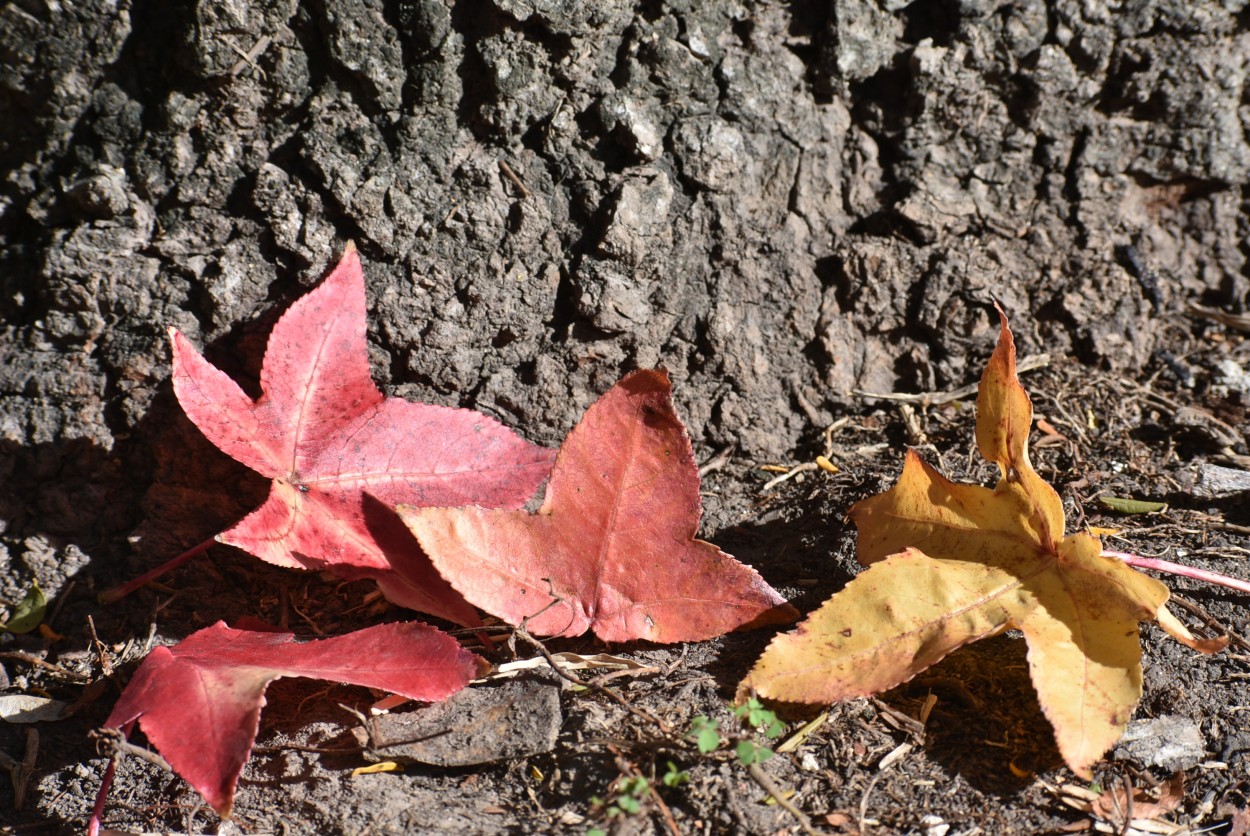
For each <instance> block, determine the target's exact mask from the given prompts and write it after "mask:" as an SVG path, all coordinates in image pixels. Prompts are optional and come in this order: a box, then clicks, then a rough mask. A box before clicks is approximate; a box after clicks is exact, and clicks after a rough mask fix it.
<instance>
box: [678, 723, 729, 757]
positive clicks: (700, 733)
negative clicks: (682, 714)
mask: <svg viewBox="0 0 1250 836" xmlns="http://www.w3.org/2000/svg"><path fill="white" fill-rule="evenodd" d="M719 727H720V723H718V722H716V721H715V720H713V719H712V718H711V717H708V716H707V715H705V714H700V715H699V716H698V717H695V718H694V719H693V720H691V721H690V732H689V733H688V734H687V735H686V737H693V738H694V739H695V744H696V745H697V746H698V747H699V751H700V752H702V753H703V754H705V755H706V754H707V753H708V752H714V751H716V750H717V749H719V748H720V745H721V743H723V742H724V740H723V739H722V738H721V736H720V732H719V731H718V729H719Z"/></svg>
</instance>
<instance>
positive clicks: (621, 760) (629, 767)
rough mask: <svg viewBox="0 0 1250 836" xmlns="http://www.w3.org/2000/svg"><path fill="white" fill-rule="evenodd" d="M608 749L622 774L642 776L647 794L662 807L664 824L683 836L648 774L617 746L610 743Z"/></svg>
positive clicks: (633, 776) (661, 813)
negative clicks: (641, 770) (647, 777)
mask: <svg viewBox="0 0 1250 836" xmlns="http://www.w3.org/2000/svg"><path fill="white" fill-rule="evenodd" d="M608 751H610V752H611V753H612V755H613V758H614V759H615V760H616V768H617V769H618V770H620V772H621V774H623V775H628V776H630V777H631V778H641V779H642V780H643V783H644V784H645V785H646V787H647V794H648V795H650V796H651V800H652V801H654V802H655V806H656V807H658V808H660V816H661V818H663V819H664V826H665V827H667V828H668V832H669V833H670V834H672V836H681V829H680V828H678V827H677V821H676V819H674V818H673V811H672V810H670V809H669V808H668V805H667V804H665V803H664V799H663V798H661V797H660V794H659V793H658V792H656V789H655V786H654V784H653V783H652V782H651V781H648V780H647V779H646V776H644V775H643V774H642V773H641V772H640V771H639V770H638V767H636V766H634V764H633V763H631V762H630V761H629V759H627V758H626V757H625V755H624V754H622V752H621V750H620V749H618V748H616V746H614V745H613V744H611V743H609V744H608Z"/></svg>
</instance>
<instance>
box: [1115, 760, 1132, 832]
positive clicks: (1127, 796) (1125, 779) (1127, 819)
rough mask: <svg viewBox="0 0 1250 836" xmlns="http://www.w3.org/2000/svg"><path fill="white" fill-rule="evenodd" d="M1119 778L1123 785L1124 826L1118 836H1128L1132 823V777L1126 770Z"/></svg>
mask: <svg viewBox="0 0 1250 836" xmlns="http://www.w3.org/2000/svg"><path fill="white" fill-rule="evenodd" d="M1120 779H1121V782H1122V783H1123V785H1124V826H1123V827H1122V828H1121V829H1120V836H1128V834H1129V830H1131V829H1132V824H1133V779H1132V778H1130V777H1129V774H1128V773H1127V772H1125V773H1124V774H1123V775H1121V776H1120ZM1114 797H1115V796H1112V798H1114Z"/></svg>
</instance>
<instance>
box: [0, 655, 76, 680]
mask: <svg viewBox="0 0 1250 836" xmlns="http://www.w3.org/2000/svg"><path fill="white" fill-rule="evenodd" d="M0 659H12V660H13V661H15V662H25V663H26V664H28V665H35V666H37V667H40V668H45V669H47V670H50V671H52V672H53V673H55V674H57V675H58V676H63V677H65V678H66V679H72V680H73V681H75V682H90V681H91V677H90V676H88V675H87V674H82V673H75V672H74V671H69V670H66V669H65V668H63V667H61V666H60V665H54V664H52V663H51V662H45V661H44V660H43V659H40V658H39V657H38V656H35V655H33V654H30V653H27V652H25V651H23V650H6V651H4V652H3V653H0Z"/></svg>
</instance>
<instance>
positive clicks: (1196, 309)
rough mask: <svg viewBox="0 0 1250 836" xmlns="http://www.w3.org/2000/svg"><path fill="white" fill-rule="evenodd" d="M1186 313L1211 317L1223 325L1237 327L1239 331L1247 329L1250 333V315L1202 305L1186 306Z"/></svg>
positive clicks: (1205, 317) (1199, 316)
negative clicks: (1225, 311)
mask: <svg viewBox="0 0 1250 836" xmlns="http://www.w3.org/2000/svg"><path fill="white" fill-rule="evenodd" d="M1185 313H1187V314H1189V315H1190V316H1192V317H1197V318H1199V319H1211V320H1214V321H1215V322H1218V323H1220V324H1221V325H1226V326H1228V327H1229V328H1236V329H1237V330H1238V331H1246V332H1248V333H1250V316H1238V315H1237V314H1230V313H1224V312H1223V311H1220V310H1216V309H1215V308H1204V307H1202V306H1201V305H1190V306H1189V307H1187V308H1185Z"/></svg>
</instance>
